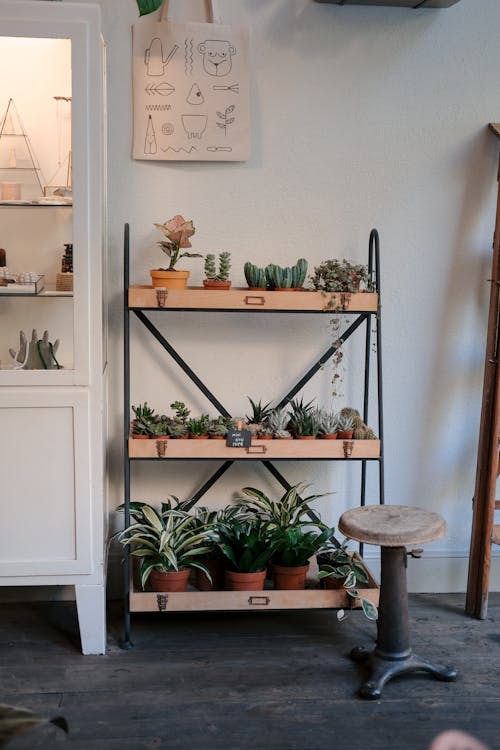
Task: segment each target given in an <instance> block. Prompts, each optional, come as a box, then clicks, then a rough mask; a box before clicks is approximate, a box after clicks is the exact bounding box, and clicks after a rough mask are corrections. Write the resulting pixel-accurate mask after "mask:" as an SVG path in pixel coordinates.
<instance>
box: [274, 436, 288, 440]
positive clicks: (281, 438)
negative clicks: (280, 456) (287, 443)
mask: <svg viewBox="0 0 500 750" xmlns="http://www.w3.org/2000/svg"><path fill="white" fill-rule="evenodd" d="M273 440H293V437H292V436H291V435H290V436H289V437H280V436H279V435H274V437H273Z"/></svg>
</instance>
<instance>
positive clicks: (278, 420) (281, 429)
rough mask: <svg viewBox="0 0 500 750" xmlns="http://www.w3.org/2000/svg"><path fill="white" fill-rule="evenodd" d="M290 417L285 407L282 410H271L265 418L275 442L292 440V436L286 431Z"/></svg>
mask: <svg viewBox="0 0 500 750" xmlns="http://www.w3.org/2000/svg"><path fill="white" fill-rule="evenodd" d="M289 422H290V415H289V413H288V411H287V408H286V406H284V407H283V408H282V409H273V410H272V411H271V412H269V416H268V417H267V425H268V427H269V429H270V430H271V431H272V433H273V437H274V439H275V440H292V435H291V433H290V431H289V429H288V424H289Z"/></svg>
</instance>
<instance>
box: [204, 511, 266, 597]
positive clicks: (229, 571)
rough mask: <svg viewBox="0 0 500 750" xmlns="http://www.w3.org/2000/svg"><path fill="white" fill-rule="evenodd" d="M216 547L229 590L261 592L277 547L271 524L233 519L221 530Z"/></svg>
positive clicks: (255, 520)
mask: <svg viewBox="0 0 500 750" xmlns="http://www.w3.org/2000/svg"><path fill="white" fill-rule="evenodd" d="M217 546H218V548H219V550H220V552H221V554H222V556H223V558H224V561H225V565H226V571H225V582H226V584H225V585H226V589H228V590H229V591H261V590H262V589H263V588H264V581H265V578H266V568H267V564H268V563H269V560H270V559H271V557H272V555H273V552H274V547H273V545H272V543H271V539H270V527H269V523H268V522H267V521H265V520H264V519H262V518H258V517H254V518H251V519H247V520H244V519H243V520H242V519H239V518H232V519H230V520H229V521H228V522H227V523H226V524H224V525H223V526H221V527H220V528H219V529H218V541H217Z"/></svg>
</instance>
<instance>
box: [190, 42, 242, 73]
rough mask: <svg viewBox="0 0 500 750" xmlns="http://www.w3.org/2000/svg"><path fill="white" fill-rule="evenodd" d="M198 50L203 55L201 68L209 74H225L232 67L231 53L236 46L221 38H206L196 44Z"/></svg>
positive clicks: (232, 53)
mask: <svg viewBox="0 0 500 750" xmlns="http://www.w3.org/2000/svg"><path fill="white" fill-rule="evenodd" d="M198 52H199V53H200V54H201V55H203V68H204V70H205V72H206V73H208V75H210V76H217V77H218V78H221V77H222V76H227V75H228V73H230V72H231V68H232V67H233V59H232V58H233V55H235V54H236V47H233V45H232V44H230V43H229V42H228V41H225V40H222V39H206V40H205V41H204V42H200V43H199V45H198Z"/></svg>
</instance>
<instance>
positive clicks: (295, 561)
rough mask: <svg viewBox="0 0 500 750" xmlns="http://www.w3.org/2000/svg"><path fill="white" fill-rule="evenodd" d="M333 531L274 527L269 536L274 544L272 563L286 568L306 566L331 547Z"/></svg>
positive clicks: (328, 529) (327, 529) (298, 527)
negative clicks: (313, 558) (314, 556)
mask: <svg viewBox="0 0 500 750" xmlns="http://www.w3.org/2000/svg"><path fill="white" fill-rule="evenodd" d="M334 533H335V529H330V528H324V529H321V530H320V529H318V528H312V529H303V528H302V527H300V526H287V527H284V528H283V527H281V526H278V527H276V528H275V529H274V530H273V532H272V535H271V539H272V541H273V543H274V544H275V552H274V555H273V559H272V562H274V563H276V565H283V566H286V567H300V566H302V565H307V563H308V562H309V559H310V558H311V557H312V556H313V555H316V554H318V553H320V552H323V551H327V550H329V549H331V547H332V541H331V540H332V539H333V535H334Z"/></svg>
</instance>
